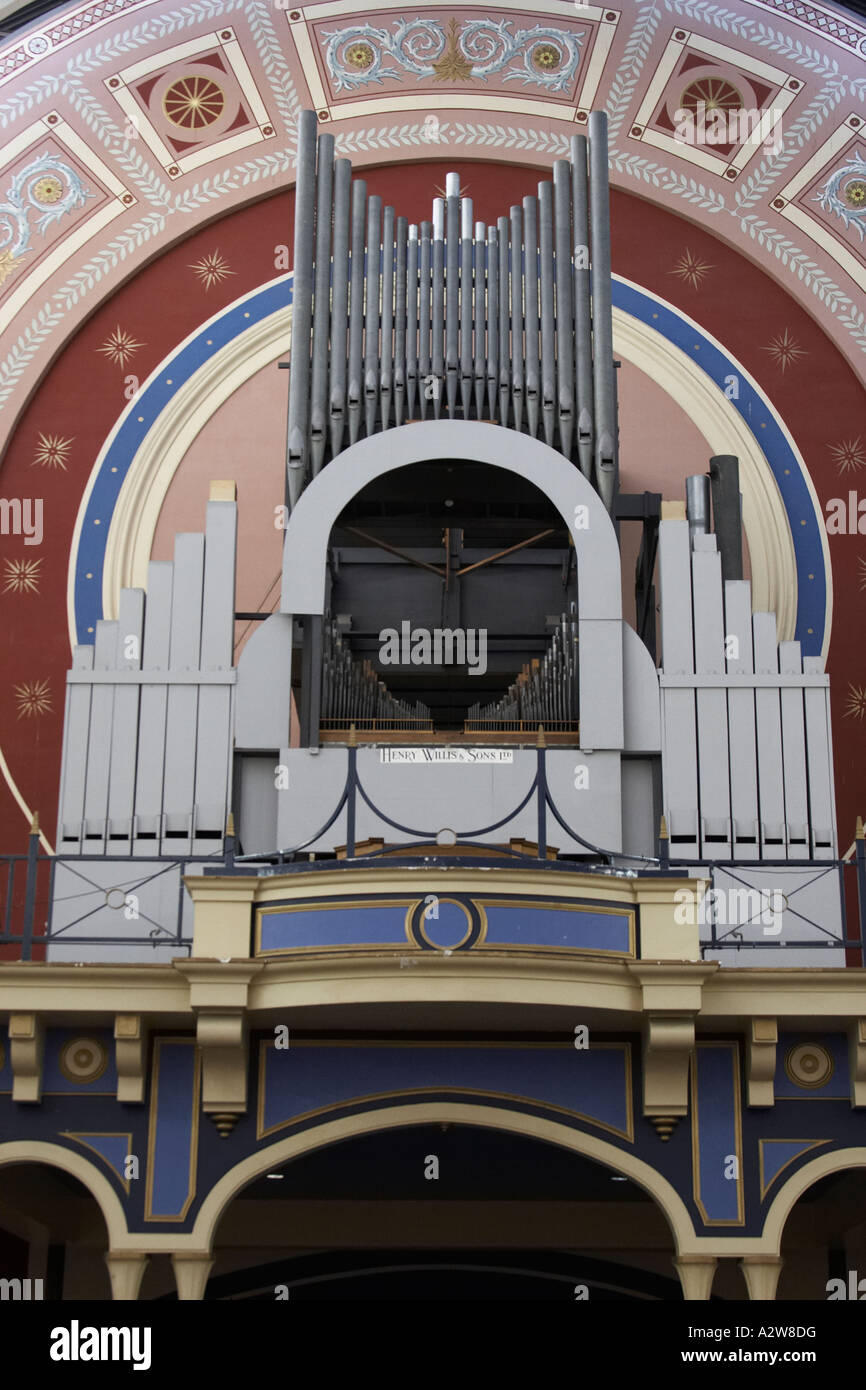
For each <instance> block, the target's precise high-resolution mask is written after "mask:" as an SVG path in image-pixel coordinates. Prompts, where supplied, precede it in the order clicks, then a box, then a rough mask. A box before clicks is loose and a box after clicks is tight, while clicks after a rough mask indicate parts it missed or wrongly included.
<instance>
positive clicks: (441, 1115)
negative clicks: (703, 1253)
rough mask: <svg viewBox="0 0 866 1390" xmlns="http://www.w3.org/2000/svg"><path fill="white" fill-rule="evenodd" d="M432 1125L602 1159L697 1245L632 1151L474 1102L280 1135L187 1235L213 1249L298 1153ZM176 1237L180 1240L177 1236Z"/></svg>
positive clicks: (663, 1184) (680, 1206)
mask: <svg viewBox="0 0 866 1390" xmlns="http://www.w3.org/2000/svg"><path fill="white" fill-rule="evenodd" d="M429 1124H462V1125H477V1126H479V1128H483V1129H497V1130H503V1131H505V1132H506V1133H510V1134H524V1135H527V1136H528V1137H529V1138H531V1139H538V1140H540V1141H541V1142H542V1143H548V1144H556V1145H557V1146H558V1147H559V1148H563V1149H568V1150H570V1151H571V1152H572V1153H579V1154H583V1155H584V1156H585V1157H586V1158H590V1159H593V1160H594V1161H595V1162H597V1163H603V1164H604V1165H605V1167H607V1168H611V1169H613V1171H614V1172H617V1173H622V1174H624V1175H625V1176H627V1177H630V1178H632V1179H633V1181H634V1182H636V1183H637V1184H638V1185H639V1186H640V1187H642V1188H644V1190H645V1191H646V1192H648V1193H649V1195H650V1196H651V1197H652V1198H653V1200H654V1201H655V1202H656V1204H657V1205H658V1206H659V1207H660V1209H661V1211H662V1214H663V1215H664V1217H665V1219H666V1220H667V1223H668V1225H669V1226H670V1228H671V1233H672V1235H673V1238H674V1241H675V1244H676V1247H677V1250H678V1251H680V1250H681V1248H682V1247H683V1246H692V1245H693V1244H694V1240H695V1236H694V1230H693V1227H692V1222H691V1219H690V1217H689V1214H688V1210H687V1208H686V1205H685V1203H684V1202H683V1200H682V1198H681V1197H680V1195H679V1193H678V1192H677V1191H676V1189H675V1188H674V1187H673V1186H672V1185H671V1184H670V1183H669V1182H668V1181H667V1179H666V1178H663V1177H662V1175H661V1174H660V1173H657V1172H656V1171H655V1169H654V1168H651V1167H650V1165H649V1164H648V1163H644V1162H643V1160H642V1159H639V1158H636V1157H635V1155H634V1154H632V1153H627V1152H626V1151H625V1150H624V1149H620V1148H617V1147H615V1146H614V1145H613V1144H609V1143H608V1142H607V1141H606V1140H604V1139H599V1138H598V1137H596V1136H595V1135H592V1134H583V1133H581V1132H579V1131H578V1130H575V1129H572V1128H571V1127H570V1126H568V1125H564V1124H559V1123H558V1122H556V1121H554V1120H546V1119H541V1118H540V1117H539V1116H537V1115H528V1114H525V1113H524V1112H522V1111H520V1110H510V1109H509V1110H506V1109H500V1108H498V1107H496V1106H488V1105H470V1104H466V1103H465V1102H460V1101H441V1102H440V1101H436V1102H431V1101H419V1102H418V1103H416V1104H409V1105H396V1106H389V1107H387V1108H385V1109H382V1110H367V1111H365V1112H364V1113H363V1114H358V1115H343V1116H341V1117H340V1118H339V1119H336V1120H330V1121H328V1122H327V1123H325V1124H320V1125H316V1126H315V1127H314V1128H313V1129H308V1130H304V1131H302V1132H301V1133H300V1134H293V1135H291V1137H290V1138H288V1139H281V1140H279V1141H278V1142H277V1143H275V1144H271V1145H270V1146H269V1147H267V1148H265V1149H262V1150H259V1151H258V1152H257V1153H254V1154H251V1155H250V1156H249V1158H245V1159H243V1160H242V1161H241V1162H240V1163H237V1164H236V1165H235V1166H234V1168H231V1169H230V1170H229V1171H228V1172H227V1173H225V1174H224V1175H223V1176H222V1177H221V1178H220V1179H219V1181H218V1182H216V1183H215V1184H214V1186H213V1187H212V1188H211V1190H210V1192H209V1193H208V1195H207V1197H206V1198H205V1200H204V1202H203V1203H202V1207H201V1211H200V1212H199V1214H198V1217H197V1218H196V1222H195V1225H194V1227H193V1230H192V1235H191V1236H190V1237H188V1239H189V1241H190V1245H191V1246H192V1247H194V1248H195V1249H197V1250H210V1249H212V1247H213V1242H214V1239H215V1237H216V1235H217V1231H218V1228H219V1223H220V1220H221V1218H222V1216H223V1214H224V1212H225V1211H226V1209H227V1207H228V1206H229V1204H230V1203H231V1201H232V1199H233V1198H234V1197H236V1196H237V1195H238V1193H240V1192H241V1191H242V1189H243V1188H244V1187H246V1186H247V1184H248V1183H251V1182H253V1181H254V1180H255V1179H256V1178H257V1177H260V1176H261V1174H262V1173H267V1172H271V1171H272V1170H273V1169H274V1168H277V1167H279V1165H280V1164H282V1163H285V1162H287V1161H288V1160H289V1159H292V1158H297V1157H298V1156H299V1155H300V1154H304V1153H309V1152H311V1151H312V1150H313V1149H318V1148H321V1147H322V1146H323V1145H325V1144H334V1143H338V1142H339V1141H340V1140H345V1139H352V1138H355V1137H356V1136H358V1135H360V1134H372V1133H375V1132H376V1131H381V1130H388V1129H399V1128H402V1127H404V1126H406V1125H429ZM175 1240H176V1241H177V1237H175Z"/></svg>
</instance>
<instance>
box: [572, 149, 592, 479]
mask: <svg viewBox="0 0 866 1390" xmlns="http://www.w3.org/2000/svg"><path fill="white" fill-rule="evenodd" d="M571 165H572V180H573V205H572V206H573V216H574V227H573V235H574V356H575V377H576V384H577V400H576V404H575V409H576V412H577V458H578V462H579V464H580V471H581V473H583V475H584V477H586V478H589V479H590V480H591V479H592V467H593V437H592V436H593V425H592V412H593V399H592V319H591V314H590V272H589V185H588V182H587V170H586V136H585V135H572V137H571Z"/></svg>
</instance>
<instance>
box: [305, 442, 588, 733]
mask: <svg viewBox="0 0 866 1390" xmlns="http://www.w3.org/2000/svg"><path fill="white" fill-rule="evenodd" d="M328 556H329V585H328V591H329V593H328V611H327V613H326V617H325V624H324V634H323V648H324V656H323V675H322V709H321V715H322V717H321V728H322V732H323V735H324V736H326V737H327V736H328V735H332V734H334V733H337V732H338V731H340V730H343V731H344V732H345V730H346V729H348V727H349V726H350V725H351V724H355V727H356V731H357V732H359V733H361V732H364V731H371V732H372V731H373V730H375V731H376V732H379V733H382V732H384V733H386V734H388V733H389V732H390V733H393V735H394V736H398V735H401V734H402V735H409V736H411V735H412V734H413V733H419V734H420V733H424V732H431V733H434V734H436V733H446V732H447V733H448V734H449V735H454V734H457V735H461V734H468V735H472V734H478V733H480V734H482V735H483V734H484V733H494V732H499V733H504V734H506V735H510V734H516V733H518V732H521V731H523V732H525V731H526V728H527V727H529V728H531V729H533V730H534V729H535V728H536V727H537V725H538V723H542V722H543V723H544V725H545V729H546V730H547V731H553V730H556V731H558V732H561V733H565V732H567V731H568V730H569V729H570V730H572V731H573V732H574V731H576V727H577V717H578V707H577V572H576V563H575V551H574V545H573V544H572V541H571V537H570V535H569V532H568V530H567V528H566V526H565V524H564V521H563V518H562V516H561V514H560V513H559V511H558V510H557V508H556V507H555V506H554V505H553V503H552V501H551V500H550V498H548V497H547V496H545V494H544V493H543V492H542V491H541V490H540V488H538V487H537V486H536V485H535V484H534V483H532V482H530V481H529V480H528V479H526V478H524V477H521V476H520V475H519V474H517V473H515V472H513V471H510V470H507V469H503V468H499V467H495V466H493V465H491V464H490V463H482V462H478V461H470V460H466V459H460V458H439V459H431V460H427V461H425V462H418V463H413V464H410V465H408V466H407V467H405V468H401V469H398V470H397V471H395V472H392V473H388V474H386V475H384V476H380V477H377V478H374V479H373V480H372V481H371V482H369V483H368V484H367V485H366V486H365V487H363V488H362V489H361V491H360V492H358V493H357V494H356V495H355V496H354V497H353V498H352V499H351V501H350V502H349V504H348V505H347V506H346V507H345V508H344V510H343V512H342V514H341V515H340V516H339V517H338V518H337V520H336V523H335V525H334V527H333V529H332V531H331V536H330V543H329V547H328Z"/></svg>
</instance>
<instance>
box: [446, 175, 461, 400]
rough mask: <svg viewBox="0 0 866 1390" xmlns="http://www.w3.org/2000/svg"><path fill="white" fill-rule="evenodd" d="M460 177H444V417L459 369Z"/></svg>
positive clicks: (453, 395) (454, 395) (455, 394)
mask: <svg viewBox="0 0 866 1390" xmlns="http://www.w3.org/2000/svg"><path fill="white" fill-rule="evenodd" d="M459 291H460V175H459V174H446V175H445V389H446V395H447V401H448V415H449V418H450V419H452V420H453V419H454V417H455V415H456V414H457V372H458V368H459V365H460V344H459V336H460V301H459Z"/></svg>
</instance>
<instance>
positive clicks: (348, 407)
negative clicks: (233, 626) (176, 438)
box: [287, 111, 618, 510]
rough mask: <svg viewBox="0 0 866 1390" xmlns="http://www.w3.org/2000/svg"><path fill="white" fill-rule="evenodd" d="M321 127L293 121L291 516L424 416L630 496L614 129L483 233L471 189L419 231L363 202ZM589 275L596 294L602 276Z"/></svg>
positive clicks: (376, 201)
mask: <svg viewBox="0 0 866 1390" xmlns="http://www.w3.org/2000/svg"><path fill="white" fill-rule="evenodd" d="M317 128H318V122H317V118H316V113H315V112H314V111H303V112H302V113H301V115H300V118H299V122H298V156H297V161H298V162H297V184H296V190H295V241H294V272H293V287H292V350H291V373H290V378H289V419H288V454H287V471H288V500H289V504H290V505H291V506H293V505H294V503H295V502H296V501H297V499H298V497H299V496H300V494H301V492H302V491H303V489H304V487H305V486H306V484H307V483H308V481H309V480H310V478H311V477H314V476H315V475H316V474H317V473H318V472H319V471H320V470H321V469H322V467H323V466H324V465H325V464H326V463H327V462H328V461H329V459H331V458H334V457H336V455H337V454H339V453H340V452H341V451H342V450H343V449H344V448H345V447H347V446H348V445H350V444H354V443H355V442H356V441H357V440H358V439H359V438H361V437H362V432H363V433H364V434H366V435H371V434H374V433H376V432H378V431H379V430H385V429H389V428H390V427H391V426H395V425H402V424H406V423H409V422H410V421H412V420H415V419H418V418H420V419H425V418H429V417H433V418H436V419H438V418H440V417H442V416H443V415H447V416H448V417H450V418H452V419H453V418H463V419H479V420H487V421H491V422H495V423H498V424H500V425H505V426H506V427H508V428H511V429H515V430H518V431H524V432H527V433H529V434H531V435H532V436H534V437H539V436H540V437H542V438H543V439H544V441H545V443H547V444H548V445H550V446H551V447H553V448H557V449H559V450H560V452H561V453H563V454H564V455H565V456H566V457H567V458H569V459H571V460H572V461H574V462H575V463H576V464H578V466H579V467H580V469H581V470H582V472H583V473H584V474H585V475H586V477H587V478H589V479H590V480H591V481H592V483H593V484H594V486H595V487H596V489H597V490H598V492H599V493H600V494H601V497H602V498H603V500H604V502H605V505H606V506H607V508H608V510H611V509H612V507H613V503H614V498H615V495H616V489H617V476H618V459H617V454H618V441H617V403H616V374H615V368H614V361H613V335H612V317H611V287H610V209H609V201H610V199H609V186H608V160H607V118H606V116H605V115H604V114H603V113H602V112H597V111H594V112H592V113H591V115H590V117H589V139H588V140H587V138H586V137H585V136H583V135H574V136H572V139H571V152H570V159H559V160H557V161H556V162H555V164H554V166H553V180H552V182H551V181H546V182H542V183H540V184H539V185H538V197H537V198H535V197H527V198H524V199H523V204H522V206H514V207H512V208H511V210H510V215H509V216H508V217H504V216H503V217H500V218H499V219H498V221H497V224H496V226H495V227H493V226H490V227H486V226H485V224H484V223H483V222H475V223H473V207H472V200H471V198H466V197H464V198H461V197H460V192H459V176H458V175H457V174H448V175H447V176H446V189H445V193H446V196H445V197H444V198H436V199H434V201H433V218H432V221H431V222H422V223H421V224H420V227H417V226H409V224H408V222H407V219H406V218H405V217H397V216H396V215H395V211H394V209H393V208H392V207H386V208H384V210H383V208H382V200H381V198H379V197H377V196H375V195H371V196H370V197H368V196H367V187H366V183H365V181H364V180H363V179H357V178H356V179H353V178H352V166H351V163H350V161H349V160H348V159H337V160H335V158H334V137H333V136H332V135H330V134H322V135H319V136H318V138H317ZM590 260H591V265H592V278H591V279H590V269H589V264H590Z"/></svg>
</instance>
